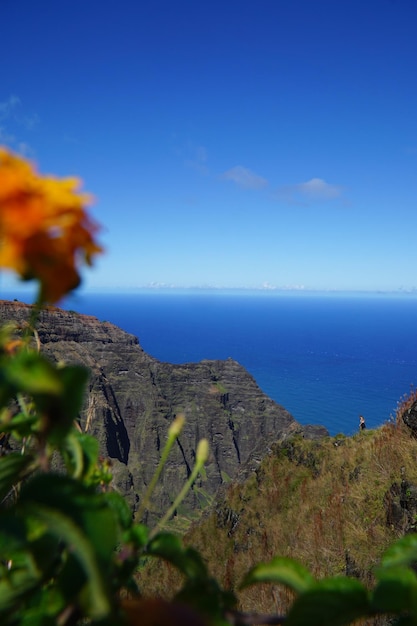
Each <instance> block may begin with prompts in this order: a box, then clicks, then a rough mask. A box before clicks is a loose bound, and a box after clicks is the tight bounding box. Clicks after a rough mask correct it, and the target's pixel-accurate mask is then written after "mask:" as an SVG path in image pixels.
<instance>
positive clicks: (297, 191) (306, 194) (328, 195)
mask: <svg viewBox="0 0 417 626" xmlns="http://www.w3.org/2000/svg"><path fill="white" fill-rule="evenodd" d="M342 193H343V187H341V186H340V185H332V184H330V183H326V181H325V180H323V179H322V178H311V179H310V180H307V181H306V182H304V183H297V184H295V185H284V186H282V187H279V188H278V189H277V191H276V194H275V196H276V197H277V198H278V199H279V200H282V201H285V202H289V203H291V204H306V203H308V202H313V201H317V200H334V199H336V198H340V197H341V196H342Z"/></svg>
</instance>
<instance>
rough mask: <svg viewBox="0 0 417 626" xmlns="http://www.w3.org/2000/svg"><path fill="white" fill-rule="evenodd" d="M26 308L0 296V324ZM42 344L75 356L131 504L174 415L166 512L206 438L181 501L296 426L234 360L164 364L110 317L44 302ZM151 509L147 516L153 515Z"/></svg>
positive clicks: (193, 498) (214, 484)
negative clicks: (85, 372) (177, 426)
mask: <svg viewBox="0 0 417 626" xmlns="http://www.w3.org/2000/svg"><path fill="white" fill-rule="evenodd" d="M29 312H30V307H29V306H27V305H24V304H21V303H18V302H8V301H1V302H0V323H2V322H5V321H8V320H14V321H17V322H23V321H24V320H26V319H27V318H28V315H29ZM37 329H38V332H39V338H40V341H41V344H42V351H43V352H44V353H45V354H46V355H48V356H49V357H50V358H51V359H52V360H54V361H64V362H66V363H80V364H83V365H85V366H87V367H88V368H89V370H90V372H91V376H90V382H89V390H88V394H87V396H86V400H85V407H84V410H83V413H82V415H81V416H80V418H81V423H82V425H83V426H84V428H86V427H87V424H88V432H89V433H90V434H92V435H94V436H95V437H96V438H97V439H98V440H99V442H100V448H101V453H102V455H104V456H108V457H110V458H111V459H112V460H113V473H114V476H115V479H114V480H115V485H116V487H117V488H118V489H120V490H121V491H122V492H123V493H124V494H125V495H126V497H127V498H128V499H129V501H130V503H131V504H132V506H134V505H135V503H136V502H137V501H138V500H139V499H140V494H141V493H143V492H144V488H145V486H146V485H147V484H149V481H150V479H151V477H152V475H153V473H154V471H155V468H156V466H157V464H158V461H159V458H160V453H161V449H162V447H163V445H164V443H165V440H166V436H167V429H168V426H169V425H170V423H171V422H172V420H173V419H174V418H175V416H176V415H178V414H179V413H183V414H184V415H185V418H186V425H185V428H184V431H183V432H182V434H181V435H180V437H179V439H178V442H177V445H176V446H175V449H174V450H173V452H172V453H171V456H170V459H169V462H168V464H167V466H166V467H165V470H164V472H163V476H162V478H161V481H160V484H159V485H158V487H157V493H156V494H155V497H154V502H153V506H154V509H155V513H158V512H159V511H161V510H166V508H167V507H168V505H169V504H170V503H171V502H172V500H173V497H174V496H175V495H176V494H177V493H178V491H179V489H180V488H181V487H182V485H183V484H184V481H185V479H186V478H187V476H188V475H189V472H190V470H191V467H192V466H193V463H194V458H195V451H196V447H197V443H198V441H199V440H200V439H201V438H203V437H206V438H207V439H208V440H209V442H210V449H211V453H210V458H209V461H208V463H207V464H206V475H205V476H204V477H203V478H201V479H200V480H199V482H198V483H197V484H196V486H195V488H194V489H193V492H192V494H190V496H189V497H188V498H187V500H186V502H185V511H187V512H190V511H191V510H193V509H195V508H198V507H199V506H204V505H205V504H207V503H208V502H209V501H210V499H211V498H212V496H213V495H214V494H215V492H216V491H217V489H218V487H219V486H220V485H221V484H223V483H225V482H227V481H229V480H230V479H232V478H234V477H235V476H236V474H237V472H238V470H240V469H241V468H242V467H243V466H244V464H245V463H247V462H248V460H249V459H250V458H254V457H255V458H256V457H258V456H263V455H264V454H265V453H266V452H267V451H268V449H269V445H270V444H271V443H273V442H275V441H277V440H279V439H283V438H285V437H286V436H287V435H288V434H290V433H293V432H295V431H297V430H300V427H299V425H298V424H297V423H296V422H295V420H294V419H293V418H292V416H291V415H290V414H289V413H288V412H287V411H286V410H285V409H284V408H283V407H281V406H279V405H278V404H276V403H275V402H273V401H272V400H271V399H270V398H268V397H267V396H266V395H265V394H264V393H263V392H262V391H261V390H260V389H259V387H258V386H257V384H256V382H255V380H254V379H253V377H252V376H251V375H250V374H249V373H248V372H247V371H246V370H245V369H244V368H243V367H242V366H241V365H239V364H238V363H237V362H236V361H234V360H232V359H228V360H226V361H201V362H200V363H189V364H185V365H172V364H169V363H162V362H160V361H157V360H156V359H154V358H152V357H151V356H149V355H148V354H146V353H145V352H144V351H143V349H142V348H141V347H140V345H139V342H138V339H137V338H136V337H134V336H133V335H130V334H128V333H126V332H124V331H123V330H121V329H119V328H117V327H116V326H114V325H112V324H110V323H108V322H100V321H99V320H98V319H96V318H94V317H91V316H86V315H81V314H77V313H74V312H68V311H63V310H60V309H48V310H46V311H42V312H41V314H40V319H39V323H38V326H37ZM151 515H152V513H151Z"/></svg>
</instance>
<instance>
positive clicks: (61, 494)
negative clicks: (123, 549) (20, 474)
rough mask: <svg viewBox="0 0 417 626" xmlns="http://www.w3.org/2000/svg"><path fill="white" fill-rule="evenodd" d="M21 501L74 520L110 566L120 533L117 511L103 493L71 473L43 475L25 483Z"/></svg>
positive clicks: (103, 564)
mask: <svg viewBox="0 0 417 626" xmlns="http://www.w3.org/2000/svg"><path fill="white" fill-rule="evenodd" d="M20 502H21V504H22V505H23V506H28V505H29V506H31V507H32V508H33V511H34V512H35V511H36V507H45V508H49V509H52V510H56V511H57V512H59V513H60V514H63V515H65V516H66V517H68V518H70V519H71V520H73V522H74V523H75V524H76V525H77V526H78V527H79V528H80V529H83V532H84V533H85V534H86V535H87V536H88V537H89V541H90V542H91V545H92V546H93V548H94V550H95V552H96V554H97V557H98V558H99V559H100V560H101V562H102V566H103V567H108V566H109V562H110V561H111V559H112V556H113V552H114V549H115V547H116V545H117V541H118V534H117V527H116V516H115V513H114V511H113V510H112V509H111V508H110V507H109V506H108V503H107V501H106V498H103V497H102V495H101V494H97V493H96V492H95V491H94V490H92V489H90V488H88V487H86V486H85V485H83V484H82V483H80V482H79V481H76V480H73V479H71V478H69V477H67V476H62V475H57V474H43V475H39V476H35V477H34V478H33V479H32V480H31V481H30V482H28V483H27V484H25V485H24V487H23V488H22V492H21V496H20ZM35 516H36V515H35Z"/></svg>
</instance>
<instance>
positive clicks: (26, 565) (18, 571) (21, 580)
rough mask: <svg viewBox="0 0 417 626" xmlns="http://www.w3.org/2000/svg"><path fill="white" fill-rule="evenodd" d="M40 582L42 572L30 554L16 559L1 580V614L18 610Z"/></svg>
mask: <svg viewBox="0 0 417 626" xmlns="http://www.w3.org/2000/svg"><path fill="white" fill-rule="evenodd" d="M40 582H41V576H40V572H38V571H37V569H36V567H35V564H34V562H33V559H32V557H31V555H30V554H29V553H22V554H21V555H20V557H19V558H15V560H14V562H13V567H12V569H11V570H10V571H9V572H7V576H3V577H2V578H1V579H0V614H1V613H4V612H6V613H7V612H9V611H10V610H12V609H16V608H18V607H19V606H20V604H21V601H22V599H23V598H24V597H25V596H26V595H27V594H28V593H29V592H31V591H33V590H35V589H36V588H37V587H38V585H39V584H40Z"/></svg>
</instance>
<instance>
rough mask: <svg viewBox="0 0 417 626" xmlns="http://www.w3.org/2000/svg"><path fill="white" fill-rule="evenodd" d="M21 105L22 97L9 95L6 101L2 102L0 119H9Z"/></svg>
mask: <svg viewBox="0 0 417 626" xmlns="http://www.w3.org/2000/svg"><path fill="white" fill-rule="evenodd" d="M19 105H20V98H18V97H17V96H9V98H8V99H7V100H5V101H4V102H0V120H5V119H8V118H9V117H10V116H12V115H13V112H14V111H15V110H16V108H17V107H18V106H19Z"/></svg>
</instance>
